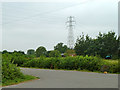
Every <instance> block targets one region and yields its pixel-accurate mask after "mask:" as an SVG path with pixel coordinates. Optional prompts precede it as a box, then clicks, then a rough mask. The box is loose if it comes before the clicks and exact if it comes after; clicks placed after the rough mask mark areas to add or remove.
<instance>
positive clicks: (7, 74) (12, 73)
mask: <svg viewBox="0 0 120 90" xmlns="http://www.w3.org/2000/svg"><path fill="white" fill-rule="evenodd" d="M6 58H11V57H5V56H4V55H3V57H2V83H5V82H6V81H8V80H14V79H15V78H24V75H23V74H22V73H21V72H20V69H19V68H17V67H16V65H14V64H12V63H11V62H10V61H9V59H6Z"/></svg>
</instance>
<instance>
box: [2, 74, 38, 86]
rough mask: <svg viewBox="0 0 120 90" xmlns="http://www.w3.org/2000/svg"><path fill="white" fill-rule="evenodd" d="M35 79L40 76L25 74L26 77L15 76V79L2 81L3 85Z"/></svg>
mask: <svg viewBox="0 0 120 90" xmlns="http://www.w3.org/2000/svg"><path fill="white" fill-rule="evenodd" d="M35 79H39V78H38V77H35V76H31V75H24V78H15V79H14V80H7V81H6V82H5V83H2V86H8V85H15V84H19V83H23V82H27V81H30V80H35Z"/></svg>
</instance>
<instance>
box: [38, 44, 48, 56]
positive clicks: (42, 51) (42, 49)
mask: <svg viewBox="0 0 120 90" xmlns="http://www.w3.org/2000/svg"><path fill="white" fill-rule="evenodd" d="M46 53H47V50H46V48H45V47H43V46H40V47H39V48H37V50H36V56H37V57H40V56H46Z"/></svg>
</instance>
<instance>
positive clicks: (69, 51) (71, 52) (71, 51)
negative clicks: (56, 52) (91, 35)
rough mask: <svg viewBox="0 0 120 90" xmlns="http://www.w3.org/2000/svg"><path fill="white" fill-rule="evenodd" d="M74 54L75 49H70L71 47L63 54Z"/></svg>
mask: <svg viewBox="0 0 120 90" xmlns="http://www.w3.org/2000/svg"><path fill="white" fill-rule="evenodd" d="M74 54H75V50H71V49H68V50H67V51H66V52H65V53H64V55H65V56H69V55H74Z"/></svg>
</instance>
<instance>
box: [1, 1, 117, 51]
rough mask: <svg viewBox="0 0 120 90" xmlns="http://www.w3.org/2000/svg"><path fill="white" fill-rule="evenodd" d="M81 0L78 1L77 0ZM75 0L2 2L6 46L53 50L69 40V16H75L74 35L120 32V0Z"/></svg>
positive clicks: (4, 42) (6, 47) (8, 48)
mask: <svg viewBox="0 0 120 90" xmlns="http://www.w3.org/2000/svg"><path fill="white" fill-rule="evenodd" d="M76 1H77V2H76ZM76 1H75V0H74V1H70V2H65V0H64V1H61V2H4V3H2V50H8V51H14V50H22V51H25V52H26V50H28V49H31V48H32V49H36V48H38V47H39V46H45V47H46V49H47V50H52V49H53V48H54V46H55V45H56V44H57V43H59V42H63V43H64V44H67V36H68V30H67V28H66V24H65V22H66V21H67V17H69V16H74V17H75V21H76V24H75V28H74V38H75V41H76V38H77V37H78V36H80V35H81V34H82V32H83V33H84V34H88V35H89V36H91V37H93V38H95V37H96V36H97V35H98V33H99V32H102V33H107V32H108V31H115V32H116V34H117V33H118V0H79V1H78V0H76Z"/></svg>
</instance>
